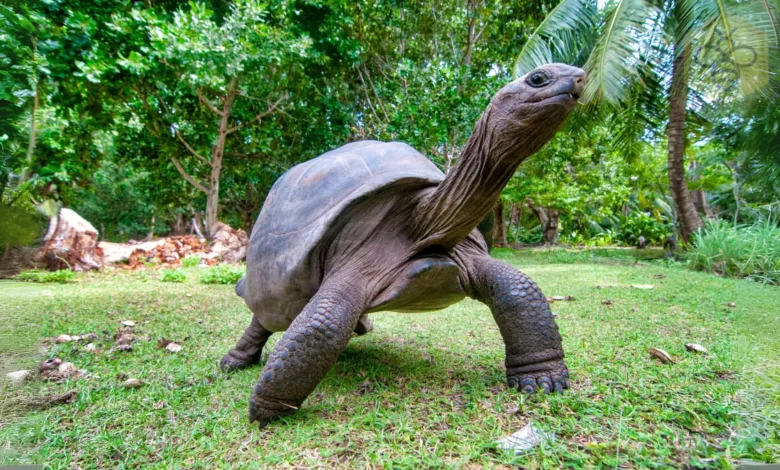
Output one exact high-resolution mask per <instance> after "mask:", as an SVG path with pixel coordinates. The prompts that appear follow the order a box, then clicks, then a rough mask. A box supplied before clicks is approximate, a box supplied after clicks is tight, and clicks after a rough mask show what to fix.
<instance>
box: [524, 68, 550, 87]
mask: <svg viewBox="0 0 780 470" xmlns="http://www.w3.org/2000/svg"><path fill="white" fill-rule="evenodd" d="M526 82H528V84H529V85H531V86H532V87H534V88H541V87H543V86H545V85H547V84H548V83H550V76H549V75H547V73H546V72H544V71H543V70H537V71H536V72H533V73H532V74H531V75H529V76H528V79H527V80H526Z"/></svg>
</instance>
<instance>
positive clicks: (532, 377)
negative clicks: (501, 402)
mask: <svg viewBox="0 0 780 470" xmlns="http://www.w3.org/2000/svg"><path fill="white" fill-rule="evenodd" d="M527 368H528V366H524V367H523V369H527ZM535 369H536V370H535V371H533V372H518V373H512V372H511V371H507V383H508V384H509V387H510V388H515V389H518V390H520V391H521V392H523V393H533V392H535V391H536V390H542V391H544V392H545V393H550V392H558V393H562V392H563V390H564V389H567V388H569V370H568V369H567V368H566V364H565V363H564V362H563V361H551V362H548V363H543V364H539V365H538V367H535Z"/></svg>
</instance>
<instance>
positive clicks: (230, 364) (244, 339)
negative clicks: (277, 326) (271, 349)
mask: <svg viewBox="0 0 780 470" xmlns="http://www.w3.org/2000/svg"><path fill="white" fill-rule="evenodd" d="M272 334H273V332H272V331H268V330H266V329H265V328H263V326H262V325H261V324H260V322H258V321H257V317H255V316H254V315H252V322H251V323H250V324H249V327H247V329H246V331H244V334H243V335H241V339H239V340H238V343H236V346H235V347H234V348H233V349H231V350H230V351H228V353H227V354H225V355H224V356H223V357H222V360H221V361H219V366H220V367H221V368H222V370H223V371H225V372H232V371H234V370H239V369H246V368H247V367H251V366H253V365H255V364H257V363H259V362H260V356H262V354H263V346H265V343H266V342H267V341H268V338H270V337H271V335H272Z"/></svg>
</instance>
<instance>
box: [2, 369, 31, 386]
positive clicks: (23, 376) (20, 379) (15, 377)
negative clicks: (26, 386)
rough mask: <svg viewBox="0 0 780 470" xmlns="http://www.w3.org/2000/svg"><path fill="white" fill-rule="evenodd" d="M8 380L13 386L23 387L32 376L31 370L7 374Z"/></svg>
mask: <svg viewBox="0 0 780 470" xmlns="http://www.w3.org/2000/svg"><path fill="white" fill-rule="evenodd" d="M5 376H6V377H8V380H10V381H11V385H17V386H18V385H22V384H23V383H24V381H25V380H27V378H28V377H29V376H30V371H29V370H17V371H15V372H9V373H7V374H5Z"/></svg>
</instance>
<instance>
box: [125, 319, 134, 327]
mask: <svg viewBox="0 0 780 470" xmlns="http://www.w3.org/2000/svg"><path fill="white" fill-rule="evenodd" d="M122 326H129V327H131V328H132V327H134V326H135V322H134V321H133V320H124V321H123V322H122Z"/></svg>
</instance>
